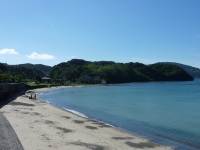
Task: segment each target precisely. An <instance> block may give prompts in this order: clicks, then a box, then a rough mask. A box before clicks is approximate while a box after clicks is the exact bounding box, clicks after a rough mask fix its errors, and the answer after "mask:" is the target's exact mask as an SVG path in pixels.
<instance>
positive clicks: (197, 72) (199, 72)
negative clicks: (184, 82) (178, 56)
mask: <svg viewBox="0 0 200 150" xmlns="http://www.w3.org/2000/svg"><path fill="white" fill-rule="evenodd" d="M162 64H171V65H176V66H179V67H181V68H182V69H183V70H185V71H186V72H187V73H188V74H189V75H191V76H192V77H193V78H200V69H199V68H195V67H191V66H188V65H183V64H180V63H175V62H162Z"/></svg>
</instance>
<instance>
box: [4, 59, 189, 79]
mask: <svg viewBox="0 0 200 150" xmlns="http://www.w3.org/2000/svg"><path fill="white" fill-rule="evenodd" d="M48 75H49V76H50V77H51V78H52V79H53V81H54V82H57V83H58V82H60V83H64V82H67V81H72V82H81V83H101V81H102V79H104V80H106V81H107V83H126V82H148V81H187V80H193V78H192V77H191V76H190V75H189V74H188V73H186V72H185V71H184V70H183V69H182V68H180V67H178V66H177V65H173V64H166V63H157V64H153V65H144V64H141V63H137V62H136V63H132V62H130V63H115V62H112V61H98V62H90V61H85V60H80V59H72V60H71V61H68V62H63V63H60V64H58V65H56V66H54V67H53V68H52V67H50V66H45V65H32V64H21V65H7V64H3V63H0V82H21V81H25V82H27V81H32V80H34V81H41V77H44V76H48Z"/></svg>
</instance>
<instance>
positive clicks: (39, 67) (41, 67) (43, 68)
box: [11, 63, 52, 75]
mask: <svg viewBox="0 0 200 150" xmlns="http://www.w3.org/2000/svg"><path fill="white" fill-rule="evenodd" d="M11 66H12V67H15V68H22V67H25V68H29V69H33V70H39V71H41V72H42V73H44V74H45V75H48V74H49V72H50V70H51V68H52V67H51V66H46V65H42V64H35V65H34V64H29V63H27V64H19V65H11Z"/></svg>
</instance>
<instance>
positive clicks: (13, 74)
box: [0, 63, 46, 82]
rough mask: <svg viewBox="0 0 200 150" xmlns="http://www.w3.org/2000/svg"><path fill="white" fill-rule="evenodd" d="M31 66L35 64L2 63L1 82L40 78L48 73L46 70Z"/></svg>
mask: <svg viewBox="0 0 200 150" xmlns="http://www.w3.org/2000/svg"><path fill="white" fill-rule="evenodd" d="M30 66H34V65H26V64H24V65H7V64H3V63H0V82H22V81H29V80H40V79H41V77H43V76H45V75H46V74H45V73H44V71H43V72H42V71H40V70H37V69H34V68H33V67H30ZM38 66H40V65H38ZM43 68H45V66H44V67H43ZM44 70H45V69H44Z"/></svg>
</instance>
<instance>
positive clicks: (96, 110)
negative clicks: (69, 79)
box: [39, 79, 200, 150]
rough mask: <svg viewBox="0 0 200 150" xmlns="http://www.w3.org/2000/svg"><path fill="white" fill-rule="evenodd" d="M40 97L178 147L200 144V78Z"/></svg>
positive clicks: (72, 90)
mask: <svg viewBox="0 0 200 150" xmlns="http://www.w3.org/2000/svg"><path fill="white" fill-rule="evenodd" d="M39 98H40V99H42V100H43V101H46V102H48V103H50V104H52V105H54V106H56V107H59V108H61V109H64V110H66V111H70V112H72V113H75V114H77V115H80V116H82V117H85V118H90V119H95V120H98V121H100V122H104V123H106V124H109V125H111V126H113V127H114V128H117V129H120V130H123V131H126V132H128V133H130V134H133V135H137V136H140V137H142V138H146V139H148V140H150V141H152V142H155V143H158V144H160V145H163V146H170V147H172V148H173V149H176V150H199V149H200V80H199V79H196V80H194V81H186V82H145V83H126V84H113V85H108V86H76V87H71V88H63V89H57V90H51V91H47V92H44V93H41V94H40V95H39Z"/></svg>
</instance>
